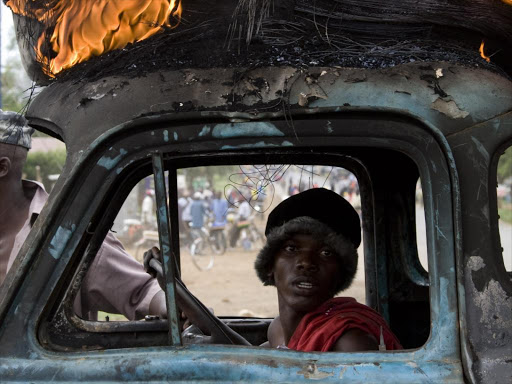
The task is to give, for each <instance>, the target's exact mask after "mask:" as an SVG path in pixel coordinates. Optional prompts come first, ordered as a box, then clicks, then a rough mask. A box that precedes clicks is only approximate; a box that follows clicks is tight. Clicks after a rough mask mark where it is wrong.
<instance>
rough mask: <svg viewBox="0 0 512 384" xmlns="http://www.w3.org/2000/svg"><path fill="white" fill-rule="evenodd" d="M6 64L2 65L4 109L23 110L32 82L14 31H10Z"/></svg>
mask: <svg viewBox="0 0 512 384" xmlns="http://www.w3.org/2000/svg"><path fill="white" fill-rule="evenodd" d="M6 51H7V52H6V56H7V60H6V64H5V66H3V67H2V109H3V110H6V111H14V112H21V111H22V110H23V109H24V107H25V106H26V105H27V103H28V96H29V95H30V92H28V90H30V88H31V86H32V82H31V81H30V79H29V78H28V76H27V74H26V73H25V70H24V69H23V65H22V63H21V58H20V55H19V52H18V46H17V43H16V38H15V36H14V31H13V30H10V31H9V44H7V50H6Z"/></svg>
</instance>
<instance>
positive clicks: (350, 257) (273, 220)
mask: <svg viewBox="0 0 512 384" xmlns="http://www.w3.org/2000/svg"><path fill="white" fill-rule="evenodd" d="M265 234H266V235H267V243H266V244H265V246H264V247H263V248H262V250H261V251H260V252H259V254H258V256H257V257H256V262H255V265H254V266H255V269H256V273H257V275H258V277H259V278H260V280H261V281H262V282H263V284H265V285H274V284H275V282H274V280H273V276H272V273H271V271H272V268H273V267H274V257H275V255H276V254H277V252H279V250H280V249H281V247H282V245H283V243H284V242H286V241H287V240H288V239H290V238H291V237H292V236H293V235H296V234H307V235H311V236H313V237H314V238H315V239H317V240H318V241H320V242H322V243H324V244H325V245H327V246H328V247H329V248H331V250H332V251H333V252H334V253H335V254H336V256H337V257H338V261H339V262H338V268H339V277H340V278H339V280H338V284H337V285H336V292H334V294H336V293H338V292H340V291H342V290H344V289H346V288H348V287H349V286H350V284H351V283H352V280H353V279H354V276H355V274H356V270H357V259H358V256H357V247H358V246H359V244H360V242H361V226H360V221H359V215H358V214H357V212H356V211H355V210H354V208H352V206H351V205H350V203H348V202H347V201H346V200H345V199H344V198H343V197H341V196H340V195H338V194H336V193H334V192H332V191H329V190H327V189H323V188H315V189H310V190H308V191H305V192H302V193H299V194H297V195H294V196H292V197H290V198H288V199H287V200H284V201H283V202H281V203H280V204H279V205H278V206H277V207H276V208H275V209H274V210H273V211H272V212H271V213H270V215H269V218H268V221H267V227H266V229H265Z"/></svg>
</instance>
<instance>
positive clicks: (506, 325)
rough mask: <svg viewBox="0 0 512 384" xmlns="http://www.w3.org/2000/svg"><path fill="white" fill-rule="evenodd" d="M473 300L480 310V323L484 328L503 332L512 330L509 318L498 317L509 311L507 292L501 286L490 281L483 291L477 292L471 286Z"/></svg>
mask: <svg viewBox="0 0 512 384" xmlns="http://www.w3.org/2000/svg"><path fill="white" fill-rule="evenodd" d="M472 288H473V294H472V296H473V300H474V301H475V304H476V305H477V306H478V307H479V308H480V309H481V310H482V316H481V318H480V322H481V323H482V324H483V325H485V327H486V328H488V329H491V325H492V328H493V329H496V328H499V329H502V330H504V331H506V330H507V329H508V330H510V329H512V319H511V318H510V316H508V317H507V316H500V314H501V313H502V312H503V311H510V307H511V303H510V300H509V297H508V295H507V292H505V290H504V289H503V287H502V286H501V284H500V283H499V282H498V281H496V280H494V279H491V280H490V281H489V283H488V284H487V286H486V287H485V289H484V290H483V291H482V292H479V291H478V290H477V289H476V287H475V286H474V284H473V287H472Z"/></svg>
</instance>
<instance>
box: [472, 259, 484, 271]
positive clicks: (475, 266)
mask: <svg viewBox="0 0 512 384" xmlns="http://www.w3.org/2000/svg"><path fill="white" fill-rule="evenodd" d="M484 267H485V263H484V259H482V258H481V257H480V256H471V257H470V258H469V260H468V268H469V269H470V270H472V271H479V270H480V269H482V268H484Z"/></svg>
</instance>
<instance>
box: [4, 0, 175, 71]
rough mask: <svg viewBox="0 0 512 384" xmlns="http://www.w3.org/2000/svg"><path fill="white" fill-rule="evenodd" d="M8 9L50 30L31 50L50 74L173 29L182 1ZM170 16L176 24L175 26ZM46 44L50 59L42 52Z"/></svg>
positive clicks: (51, 0)
mask: <svg viewBox="0 0 512 384" xmlns="http://www.w3.org/2000/svg"><path fill="white" fill-rule="evenodd" d="M37 3H40V4H42V5H39V6H38V5H35V4H37ZM7 6H8V7H9V8H11V10H12V11H13V12H14V13H17V14H20V15H24V16H28V17H33V18H36V19H37V20H39V21H40V22H42V23H43V24H44V25H45V26H49V27H50V28H49V29H47V30H45V31H44V32H43V34H42V35H41V36H40V37H39V39H38V42H37V45H36V47H34V48H35V50H36V56H37V58H38V61H40V62H41V64H42V67H43V70H45V71H46V72H47V74H48V75H50V76H53V75H55V74H57V73H59V72H61V71H62V70H64V69H67V68H71V67H72V66H73V65H75V64H77V63H80V62H83V61H86V60H88V59H89V58H91V57H92V56H99V55H101V54H103V53H105V52H109V51H112V50H114V49H121V48H124V47H125V46H126V45H127V44H129V43H134V42H137V41H141V40H144V39H147V38H148V37H150V36H152V35H154V34H155V33H158V32H160V31H161V30H163V28H164V27H175V26H177V24H178V23H179V20H180V17H181V11H182V6H181V0H48V1H44V2H43V1H41V2H38V1H34V0H9V1H8V2H7ZM171 17H173V18H175V19H176V20H177V21H176V23H175V24H174V25H171V22H170V18H171ZM53 26H54V28H51V27H53ZM47 33H52V35H51V36H49V35H47ZM48 41H49V43H50V46H51V48H52V50H53V54H52V55H51V56H52V57H48V55H47V54H44V53H43V51H44V47H45V46H47V44H48Z"/></svg>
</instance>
